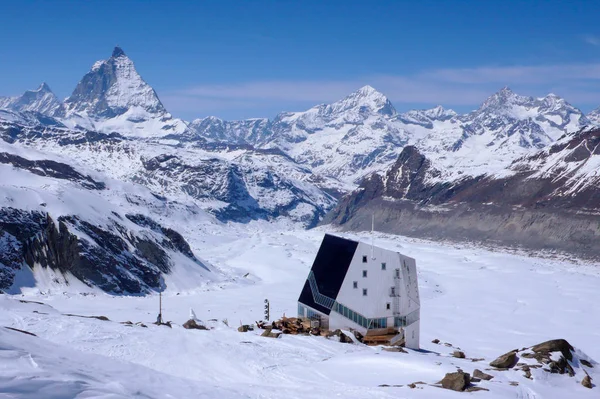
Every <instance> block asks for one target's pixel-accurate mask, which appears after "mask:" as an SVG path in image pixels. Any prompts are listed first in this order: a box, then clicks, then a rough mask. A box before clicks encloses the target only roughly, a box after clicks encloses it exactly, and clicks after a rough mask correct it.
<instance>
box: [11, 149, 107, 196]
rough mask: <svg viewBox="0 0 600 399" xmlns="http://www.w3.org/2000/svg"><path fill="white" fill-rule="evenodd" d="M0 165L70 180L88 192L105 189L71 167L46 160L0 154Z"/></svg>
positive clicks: (100, 183)
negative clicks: (88, 190)
mask: <svg viewBox="0 0 600 399" xmlns="http://www.w3.org/2000/svg"><path fill="white" fill-rule="evenodd" d="M0 164H8V165H12V166H14V167H15V168H20V169H24V170H27V171H29V172H31V173H33V174H35V175H38V176H48V177H53V178H55V179H62V180H70V181H72V182H75V183H79V184H80V185H81V186H82V187H84V188H87V189H90V190H103V189H104V188H105V187H106V186H105V184H104V183H103V182H99V181H95V180H94V179H93V178H92V177H90V176H83V175H82V174H81V173H79V172H77V171H76V170H75V169H73V167H71V166H69V165H67V164H64V163H61V162H56V161H50V160H47V159H44V160H35V161H32V160H29V159H25V158H23V157H20V156H18V155H14V154H9V153H6V152H0Z"/></svg>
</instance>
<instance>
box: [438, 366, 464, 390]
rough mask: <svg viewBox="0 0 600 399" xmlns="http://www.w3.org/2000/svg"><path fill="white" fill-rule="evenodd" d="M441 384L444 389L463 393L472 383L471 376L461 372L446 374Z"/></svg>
mask: <svg viewBox="0 0 600 399" xmlns="http://www.w3.org/2000/svg"><path fill="white" fill-rule="evenodd" d="M440 383H441V384H442V388H445V389H451V390H453V391H459V392H462V391H464V390H465V389H466V388H467V387H468V386H469V384H470V383H471V376H470V375H469V373H465V372H464V371H461V370H459V371H457V372H455V373H448V374H446V376H445V377H444V378H443V379H442V381H440Z"/></svg>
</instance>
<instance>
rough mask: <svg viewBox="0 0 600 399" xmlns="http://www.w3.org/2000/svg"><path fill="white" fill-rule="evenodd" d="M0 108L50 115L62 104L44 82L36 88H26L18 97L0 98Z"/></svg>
mask: <svg viewBox="0 0 600 399" xmlns="http://www.w3.org/2000/svg"><path fill="white" fill-rule="evenodd" d="M0 108H8V109H12V110H13V111H20V112H22V111H29V112H39V113H40V114H46V115H52V114H54V113H55V112H57V111H58V110H59V109H61V108H62V104H61V102H60V100H59V99H58V98H56V96H55V95H54V93H53V92H52V90H50V86H48V85H47V84H46V83H45V82H44V83H42V84H41V85H40V86H39V87H38V88H37V89H35V90H27V91H26V92H25V93H23V94H22V95H20V96H18V97H5V98H0Z"/></svg>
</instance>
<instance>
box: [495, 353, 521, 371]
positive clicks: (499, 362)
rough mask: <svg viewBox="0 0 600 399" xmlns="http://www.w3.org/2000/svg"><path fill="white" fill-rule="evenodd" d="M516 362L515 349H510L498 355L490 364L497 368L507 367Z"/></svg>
mask: <svg viewBox="0 0 600 399" xmlns="http://www.w3.org/2000/svg"><path fill="white" fill-rule="evenodd" d="M516 363H517V351H511V352H508V353H505V354H504V355H502V356H500V357H499V358H497V359H496V360H494V361H493V362H491V363H490V366H492V367H496V368H498V369H509V368H511V367H513V366H514V365H515V364H516Z"/></svg>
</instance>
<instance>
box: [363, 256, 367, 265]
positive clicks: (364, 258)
mask: <svg viewBox="0 0 600 399" xmlns="http://www.w3.org/2000/svg"><path fill="white" fill-rule="evenodd" d="M363 263H367V255H363Z"/></svg>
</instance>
